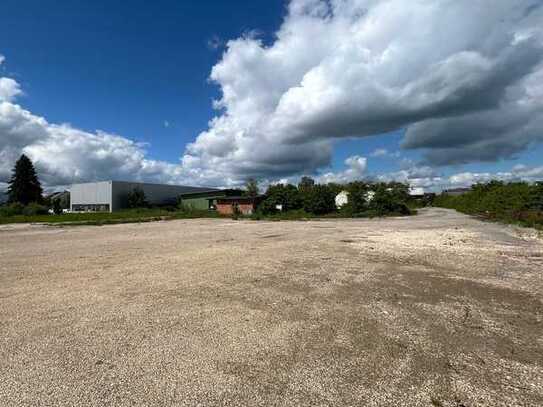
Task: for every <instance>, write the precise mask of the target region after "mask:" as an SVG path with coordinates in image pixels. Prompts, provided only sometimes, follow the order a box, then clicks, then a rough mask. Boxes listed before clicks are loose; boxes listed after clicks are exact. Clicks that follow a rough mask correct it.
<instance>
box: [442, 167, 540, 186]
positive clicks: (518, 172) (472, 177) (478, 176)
mask: <svg viewBox="0 0 543 407" xmlns="http://www.w3.org/2000/svg"><path fill="white" fill-rule="evenodd" d="M542 179H543V166H541V167H528V166H526V165H516V166H514V167H513V168H512V169H511V171H506V172H497V173H490V172H480V173H477V172H462V173H458V174H454V175H451V176H450V177H449V180H448V184H449V185H452V186H461V187H467V186H470V185H472V184H476V183H479V182H489V181H492V180H498V181H505V182H510V181H526V182H534V181H538V180H542Z"/></svg>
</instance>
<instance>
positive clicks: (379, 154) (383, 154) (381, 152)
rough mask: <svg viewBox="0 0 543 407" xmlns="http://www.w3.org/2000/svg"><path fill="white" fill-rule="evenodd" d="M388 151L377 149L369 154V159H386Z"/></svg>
mask: <svg viewBox="0 0 543 407" xmlns="http://www.w3.org/2000/svg"><path fill="white" fill-rule="evenodd" d="M387 155H388V150H387V149H386V148H377V149H375V150H373V152H372V153H371V154H370V156H371V157H386V156H387Z"/></svg>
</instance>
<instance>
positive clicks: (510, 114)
mask: <svg viewBox="0 0 543 407" xmlns="http://www.w3.org/2000/svg"><path fill="white" fill-rule="evenodd" d="M542 113H543V2H541V1H540V0H492V1H490V0H477V1H473V0H458V1H454V2H451V1H449V0H435V1H427V0H413V1H410V2H406V1H404V0H379V1H378V0H291V1H287V0H285V1H281V0H277V1H273V0H266V1H265V0H252V1H234V0H232V1H228V2H225V1H215V0H214V1H200V2H182V1H174V0H160V1H154V2H149V1H143V0H133V1H131V2H130V5H129V6H128V5H127V3H126V2H122V1H120V0H107V1H106V0H94V1H92V2H91V1H82V0H71V1H67V0H66V1H52V0H51V1H48V0H3V1H2V12H1V13H0V189H2V187H3V186H4V187H5V183H6V182H7V181H8V180H9V178H10V175H11V169H12V167H13V165H14V163H15V160H16V159H17V158H18V157H19V156H20V154H22V153H24V154H27V155H28V156H29V157H30V158H31V159H32V160H33V161H34V163H35V165H36V168H37V170H38V174H39V176H40V179H41V181H42V183H43V184H44V185H45V186H46V187H47V188H48V189H56V188H57V189H58V188H63V187H64V186H66V185H69V184H71V183H75V182H86V181H95V180H107V179H116V180H139V181H146V182H163V183H172V184H185V185H201V186H239V185H242V184H243V183H244V182H245V181H246V180H247V179H248V178H250V177H254V178H257V179H258V180H260V181H261V182H262V183H263V184H267V183H274V182H293V183H296V182H297V181H298V180H299V178H300V177H301V176H302V175H309V176H312V177H314V178H316V179H317V180H318V181H319V182H349V181H352V180H357V179H367V180H377V181H392V180H395V181H401V182H408V183H409V184H411V186H412V187H413V188H419V189H420V188H423V189H424V190H426V191H438V190H440V189H442V188H450V187H457V186H466V185H470V184H471V183H473V182H484V181H488V180H490V179H502V180H506V181H509V180H511V181H515V180H527V181H535V180H541V179H543V160H542V157H543V155H542V153H543V114H542Z"/></svg>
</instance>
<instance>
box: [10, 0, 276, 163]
mask: <svg viewBox="0 0 543 407" xmlns="http://www.w3.org/2000/svg"><path fill="white" fill-rule="evenodd" d="M229 3H230V2H225V1H219V0H212V1H205V2H189V1H176V0H161V1H157V2H150V1H142V0H134V1H131V2H130V7H127V5H126V2H122V1H110V0H107V1H106V0H97V1H94V0H93V1H88V0H75V1H59V2H56V1H55V2H54V1H42V0H30V1H28V0H26V1H25V2H24V6H23V5H22V2H21V1H20V0H3V1H2V13H1V15H0V53H1V54H3V55H4V56H5V57H6V60H7V62H9V65H8V66H7V67H6V68H5V69H6V71H5V73H9V74H10V76H12V77H14V78H15V79H17V81H18V82H19V83H21V85H22V87H23V89H24V92H25V96H24V97H22V98H21V99H20V102H21V104H24V106H25V108H28V109H29V110H31V111H32V112H33V113H36V114H39V115H42V116H45V117H47V119H48V120H49V121H51V122H56V123H59V122H69V123H71V124H73V125H74V126H77V127H79V128H83V129H87V130H91V131H92V130H95V129H101V130H105V131H109V132H113V133H117V134H122V135H124V136H126V137H130V138H133V139H134V140H137V141H142V142H146V143H149V153H150V155H152V156H153V157H155V158H157V159H164V160H169V161H177V160H178V159H179V156H180V155H181V153H182V151H183V148H184V146H185V144H186V143H187V142H190V141H192V140H193V139H194V138H195V137H196V136H197V135H198V133H199V132H201V131H202V130H204V129H205V128H206V127H207V122H208V121H209V120H210V119H211V118H212V116H213V109H212V103H211V101H212V99H213V98H216V97H217V96H218V89H217V87H216V86H213V85H212V84H210V83H209V82H208V77H209V73H210V72H211V68H212V67H213V65H214V64H215V63H216V62H217V60H218V59H219V58H220V55H221V52H222V50H223V47H222V46H221V47H220V48H219V49H211V48H210V47H209V46H208V41H212V40H213V39H215V38H219V39H221V40H223V41H225V40H227V39H230V38H236V37H239V36H240V35H242V34H243V33H244V32H246V31H249V30H253V29H259V30H262V31H263V32H268V33H273V32H274V30H275V29H276V28H277V27H278V25H279V24H280V22H281V16H282V15H283V13H284V11H285V6H284V4H283V3H282V2H280V1H277V2H275V1H264V0H256V1H244V2H239V3H238V4H237V5H236V7H234V8H233V7H232V6H231V4H229ZM166 121H167V122H169V124H170V127H169V128H166V127H165V126H164V123H165V122H166Z"/></svg>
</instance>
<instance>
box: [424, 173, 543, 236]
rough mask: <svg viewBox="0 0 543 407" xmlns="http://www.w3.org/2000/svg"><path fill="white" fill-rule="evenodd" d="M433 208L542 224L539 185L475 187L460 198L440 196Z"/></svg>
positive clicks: (494, 183) (493, 183)
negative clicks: (438, 207) (437, 207)
mask: <svg viewBox="0 0 543 407" xmlns="http://www.w3.org/2000/svg"><path fill="white" fill-rule="evenodd" d="M434 205H435V206H441V207H444V208H451V209H456V210H458V211H460V212H464V213H468V214H474V215H480V216H484V217H486V218H489V219H496V220H502V221H505V222H519V223H521V224H524V225H528V226H537V225H541V224H543V222H542V221H541V219H542V218H543V216H542V212H543V187H542V184H541V183H535V184H528V183H526V182H510V183H504V182H501V181H491V182H488V183H486V184H476V185H473V186H472V189H471V191H469V192H467V193H464V194H462V195H458V196H449V195H446V194H441V195H440V196H438V197H437V198H436V199H435V201H434Z"/></svg>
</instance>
